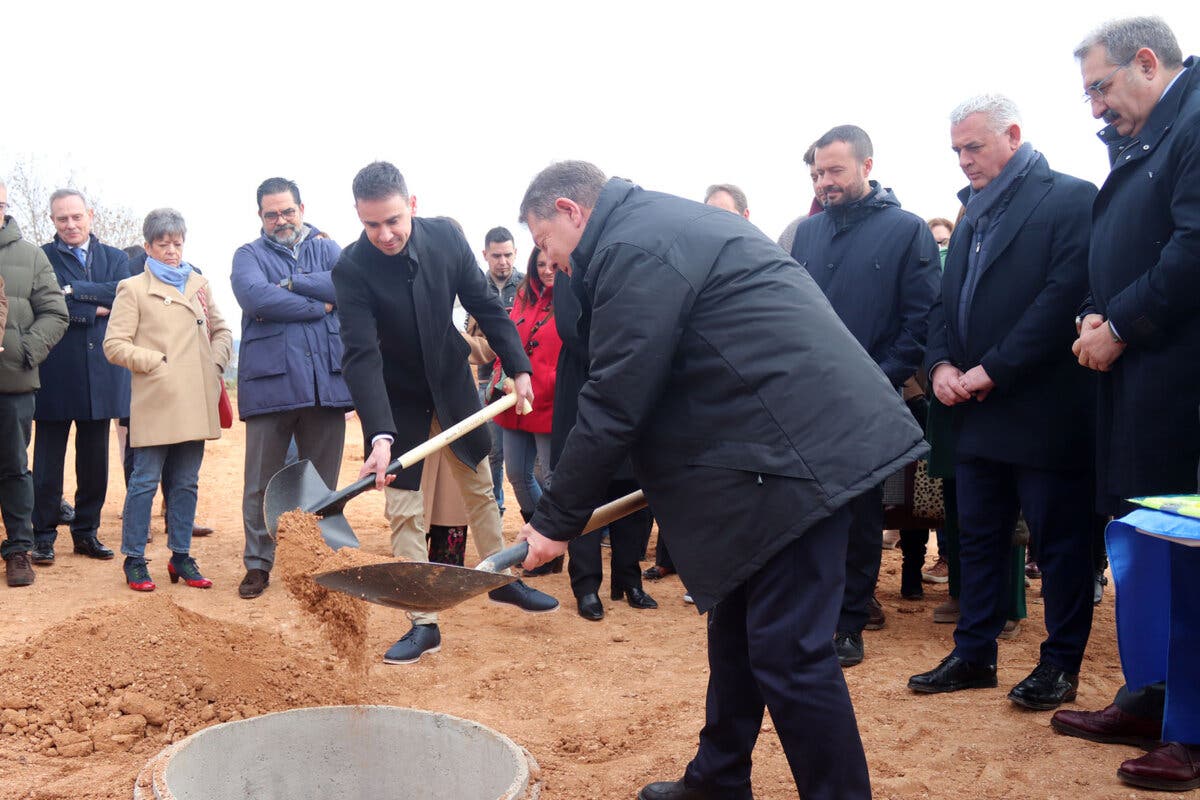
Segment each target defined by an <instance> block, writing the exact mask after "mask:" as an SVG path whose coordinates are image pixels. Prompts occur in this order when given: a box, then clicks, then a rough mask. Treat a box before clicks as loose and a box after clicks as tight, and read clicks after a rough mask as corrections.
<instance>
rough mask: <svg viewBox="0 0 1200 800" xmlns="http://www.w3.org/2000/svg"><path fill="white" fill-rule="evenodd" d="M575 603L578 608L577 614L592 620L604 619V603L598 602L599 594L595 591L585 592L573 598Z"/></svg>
mask: <svg viewBox="0 0 1200 800" xmlns="http://www.w3.org/2000/svg"><path fill="white" fill-rule="evenodd" d="M575 605H576V607H577V608H578V609H579V616H581V617H583V618H584V619H587V620H591V621H592V622H599V621H600V620H602V619H604V605H603V604H602V603H601V602H600V595H598V594H596V593H595V592H591V593H590V594H585V595H583V596H582V597H579V598H578V599H576V600H575Z"/></svg>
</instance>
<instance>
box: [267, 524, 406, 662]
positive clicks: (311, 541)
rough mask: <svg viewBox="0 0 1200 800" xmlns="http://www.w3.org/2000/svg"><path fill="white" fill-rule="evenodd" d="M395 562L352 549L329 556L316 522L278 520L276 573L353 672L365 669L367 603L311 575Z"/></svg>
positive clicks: (329, 551) (331, 553) (329, 552)
mask: <svg viewBox="0 0 1200 800" xmlns="http://www.w3.org/2000/svg"><path fill="white" fill-rule="evenodd" d="M393 560H394V559H390V558H385V557H383V556H377V555H374V554H372V553H365V552H363V551H362V550H359V549H357V548H353V547H343V548H342V549H340V550H338V551H337V552H334V551H333V550H331V549H330V548H329V545H327V544H325V540H324V539H323V538H321V527H320V525H319V524H318V521H317V517H316V516H315V515H313V514H306V513H304V512H303V511H298V510H297V511H289V512H287V513H286V514H284V515H282V516H281V517H280V518H279V533H278V537H277V549H276V562H275V569H276V572H278V573H279V574H280V575H281V576H282V578H283V585H284V586H285V587H287V590H288V592H289V593H291V595H292V596H293V597H294V598H296V601H297V602H298V603H299V604H300V608H301V609H302V610H303V611H304V612H305V613H306V614H309V615H311V616H312V617H314V618H315V620H316V622H317V624H318V625H320V628H321V633H322V634H323V635H324V636H325V637H326V639H328V641H329V644H330V645H331V646H332V647H333V650H334V652H335V653H337V655H338V656H339V657H340V658H343V659H345V660H346V661H347V662H349V664H350V666H351V668H352V669H353V670H355V671H356V672H363V671H365V670H366V668H367V655H368V653H367V647H366V640H367V616H368V613H369V609H368V606H367V603H365V602H363V601H362V600H359V599H358V598H356V597H351V596H350V595H348V594H342V593H341V592H332V591H330V590H329V589H326V588H325V587H323V586H320V585H318V584H317V582H316V581H314V580H313V576H314V575H318V574H320V573H322V572H329V571H330V570H335V569H346V568H348V567H363V566H369V565H371V564H382V563H386V562H390V561H393Z"/></svg>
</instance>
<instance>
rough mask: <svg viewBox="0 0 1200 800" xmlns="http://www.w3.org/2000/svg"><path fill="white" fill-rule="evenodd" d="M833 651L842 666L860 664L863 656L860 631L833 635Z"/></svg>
mask: <svg viewBox="0 0 1200 800" xmlns="http://www.w3.org/2000/svg"><path fill="white" fill-rule="evenodd" d="M833 651H834V652H835V653H837V660H838V663H839V664H841V665H842V666H843V667H853V666H854V665H855V664H861V663H862V660H863V656H864V650H863V638H862V634H861V633H838V634H836V635H835V636H834V637H833Z"/></svg>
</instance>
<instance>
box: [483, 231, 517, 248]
mask: <svg viewBox="0 0 1200 800" xmlns="http://www.w3.org/2000/svg"><path fill="white" fill-rule="evenodd" d="M515 241H516V240H515V239H513V235H512V231H510V230H509V229H508V228H505V227H504V226H503V225H497V226H496V227H494V228H492V229H491V230H490V231H488V232H487V234H486V235H485V236H484V237H483V248H484V249H485V250H486V249H487V248H488V247H489V246H491V245H493V244H502V243H503V242H515Z"/></svg>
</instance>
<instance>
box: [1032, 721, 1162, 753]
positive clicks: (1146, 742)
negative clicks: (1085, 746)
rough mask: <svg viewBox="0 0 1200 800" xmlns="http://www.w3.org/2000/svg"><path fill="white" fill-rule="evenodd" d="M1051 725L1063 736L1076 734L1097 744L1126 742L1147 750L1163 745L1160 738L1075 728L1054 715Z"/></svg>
mask: <svg viewBox="0 0 1200 800" xmlns="http://www.w3.org/2000/svg"><path fill="white" fill-rule="evenodd" d="M1050 727H1051V728H1053V729H1054V730H1055V731H1057V732H1058V733H1061V734H1062V735H1063V736H1074V737H1075V738H1076V739H1084V740H1086V741H1089V742H1095V743H1097V744H1125V745H1129V746H1130V747H1137V748H1140V749H1142V750H1145V751H1146V752H1150V751H1151V750H1154V749H1155V748H1157V747H1161V746H1162V740H1160V739H1143V738H1140V737H1137V736H1105V735H1104V734H1102V733H1091V732H1090V731H1085V730H1082V729H1080V728H1073V727H1071V726H1070V725H1066V724H1064V723H1062V722H1059V721H1058V720H1057V719H1055V718H1054V717H1051V718H1050Z"/></svg>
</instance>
